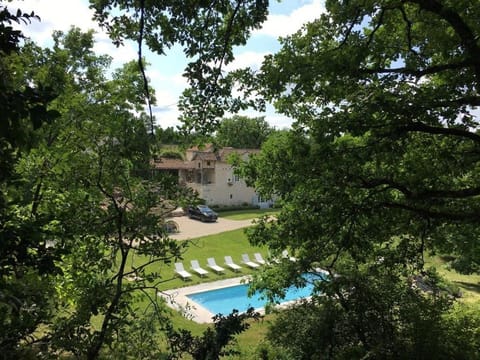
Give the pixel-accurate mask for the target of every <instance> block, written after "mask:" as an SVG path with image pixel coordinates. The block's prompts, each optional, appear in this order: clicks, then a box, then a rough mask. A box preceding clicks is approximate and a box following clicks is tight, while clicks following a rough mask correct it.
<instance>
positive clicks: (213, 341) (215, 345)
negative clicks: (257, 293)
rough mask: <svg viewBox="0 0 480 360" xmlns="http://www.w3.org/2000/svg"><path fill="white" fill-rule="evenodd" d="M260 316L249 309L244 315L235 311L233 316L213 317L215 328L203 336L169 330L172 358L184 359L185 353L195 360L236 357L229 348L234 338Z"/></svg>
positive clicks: (208, 330)
mask: <svg viewBox="0 0 480 360" xmlns="http://www.w3.org/2000/svg"><path fill="white" fill-rule="evenodd" d="M259 318H260V314H259V313H257V312H254V310H253V308H249V309H248V310H247V311H246V312H244V313H241V314H240V313H239V312H238V310H233V311H232V313H231V314H229V315H227V316H223V315H222V314H217V315H215V316H214V317H213V322H214V326H213V329H212V328H207V329H206V330H205V331H204V332H203V334H202V336H193V335H192V333H191V332H190V331H188V330H180V331H175V330H174V329H173V328H172V327H171V326H170V327H168V328H167V336H168V342H169V346H170V349H171V351H172V354H171V355H172V358H173V359H178V358H182V356H183V354H184V353H187V354H190V355H191V356H192V358H193V359H195V360H218V359H220V356H226V355H234V354H237V352H236V351H235V350H234V349H228V348H227V346H228V345H231V344H232V343H233V342H234V339H235V338H234V336H235V335H238V334H240V333H242V332H243V331H245V330H247V329H248V328H249V327H250V323H248V322H247V321H248V320H249V319H253V320H258V319H259Z"/></svg>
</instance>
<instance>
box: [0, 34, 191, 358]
mask: <svg viewBox="0 0 480 360" xmlns="http://www.w3.org/2000/svg"><path fill="white" fill-rule="evenodd" d="M92 35H93V32H87V33H81V32H80V31H79V30H78V29H76V28H72V29H71V30H70V31H69V32H68V33H66V34H64V33H61V32H56V33H55V34H54V46H53V48H52V49H51V50H50V49H40V48H38V47H36V46H35V45H34V44H31V43H27V44H26V45H25V46H24V47H23V48H22V49H21V53H20V54H19V56H16V57H15V58H13V57H12V58H11V59H9V61H10V62H9V64H10V65H11V66H15V68H16V69H19V71H18V72H16V74H17V76H18V77H19V78H20V80H25V82H26V83H30V84H34V85H37V84H55V85H56V87H55V88H56V89H57V90H58V96H57V97H56V98H55V99H54V100H53V101H51V103H50V104H49V109H50V110H51V111H55V113H56V114H58V116H57V118H56V119H55V121H51V122H48V123H43V124H42V125H41V126H40V127H39V128H37V129H34V131H32V138H33V139H35V142H31V145H32V146H31V148H28V149H25V150H24V151H23V152H21V153H19V154H18V157H17V159H15V162H14V166H13V168H12V173H11V178H10V179H14V180H15V181H11V183H7V184H6V185H7V186H5V198H6V199H7V200H8V202H7V203H6V204H5V208H4V209H2V210H4V212H5V214H6V215H8V218H7V219H8V221H7V222H6V223H2V229H1V230H2V231H1V233H0V234H1V235H2V237H3V238H5V239H6V241H5V242H2V252H3V253H4V254H5V257H3V256H2V268H1V270H2V282H3V284H2V285H4V286H2V298H1V300H2V303H1V304H0V305H1V306H2V310H5V311H2V315H1V318H0V319H1V321H2V325H3V326H2V330H1V332H0V335H1V337H0V339H1V343H0V344H1V347H2V350H3V353H4V354H5V356H7V357H11V358H15V357H21V356H23V355H24V352H28V351H33V352H35V351H40V352H42V353H44V354H57V355H58V354H62V353H66V354H74V355H76V356H81V357H85V358H90V359H95V358H97V357H98V356H99V355H100V353H101V352H104V351H105V350H104V349H105V345H106V344H109V345H110V344H116V343H118V342H119V341H121V339H125V337H124V332H128V331H137V332H141V331H142V330H141V329H139V328H138V327H135V326H134V325H132V324H133V323H134V322H135V321H137V320H141V317H140V315H139V314H138V313H137V311H136V310H135V308H134V307H133V303H134V302H135V299H136V298H137V297H138V293H141V294H144V296H146V297H147V298H149V299H151V302H152V305H153V308H154V309H156V312H155V314H154V315H155V317H152V318H153V319H156V321H161V320H163V318H160V317H159V303H157V300H158V299H157V286H158V283H159V282H161V281H165V280H161V279H159V276H158V274H157V273H156V272H155V270H152V264H155V263H157V262H160V261H169V259H171V258H175V257H179V256H181V253H182V251H183V250H182V249H183V245H181V244H179V243H178V242H175V241H173V240H169V239H168V237H167V236H166V233H165V230H164V226H163V220H164V218H165V216H166V214H167V213H168V211H169V209H171V207H172V204H171V203H169V204H166V201H165V200H166V199H168V200H170V199H173V200H176V201H178V200H179V199H181V198H182V197H183V196H188V195H189V193H188V192H185V191H183V190H182V189H178V188H177V187H176V186H173V185H172V183H171V182H170V181H169V180H168V179H167V180H166V181H164V179H158V180H157V181H155V182H149V181H147V179H146V178H145V171H144V170H145V169H146V167H147V166H148V164H149V160H150V153H149V139H150V138H149V136H148V134H147V129H146V126H145V125H146V124H145V114H142V113H138V111H139V110H141V109H142V103H143V102H144V98H143V96H142V95H141V93H142V92H141V91H140V89H141V87H142V86H143V79H142V77H141V76H140V72H139V71H138V67H137V66H138V65H137V63H136V62H134V63H129V64H126V65H125V66H124V67H123V68H122V69H119V70H117V71H115V72H114V73H113V76H112V79H111V80H107V79H106V77H105V72H106V69H107V65H108V64H109V59H108V58H107V57H101V56H97V55H95V54H94V53H93V51H92V47H93V36H92ZM139 93H140V94H139ZM154 208H155V211H153V209H154ZM7 241H10V243H9V242H7ZM3 246H5V248H3ZM7 246H9V247H8V248H7ZM21 254H25V255H22V256H19V255H21ZM133 257H135V258H144V259H146V260H145V261H143V262H141V261H136V262H135V263H133V264H132V263H128V266H127V260H128V259H130V260H132V258H133ZM95 319H100V327H98V328H97V327H95V326H94V325H93V323H94V322H96V321H95ZM157 327H158V324H157ZM39 328H41V329H42V330H41V331H39ZM127 329H129V330H127ZM132 335H133V334H132ZM152 336H153V334H152ZM139 346H140V344H139Z"/></svg>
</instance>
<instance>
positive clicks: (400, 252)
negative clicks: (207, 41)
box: [236, 0, 480, 358]
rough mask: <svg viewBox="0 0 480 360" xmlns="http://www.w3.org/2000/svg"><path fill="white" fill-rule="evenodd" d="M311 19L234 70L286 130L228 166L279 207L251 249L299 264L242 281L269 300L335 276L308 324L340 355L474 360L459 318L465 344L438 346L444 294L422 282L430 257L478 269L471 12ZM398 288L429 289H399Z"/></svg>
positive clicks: (455, 5)
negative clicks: (287, 122) (301, 282)
mask: <svg viewBox="0 0 480 360" xmlns="http://www.w3.org/2000/svg"><path fill="white" fill-rule="evenodd" d="M326 10H327V11H326V12H325V13H324V14H322V15H321V16H319V18H318V19H316V20H315V21H313V22H311V23H309V24H307V25H305V26H304V28H303V29H302V30H301V31H299V32H298V33H296V34H293V35H291V36H288V37H286V38H284V39H282V45H283V46H282V49H281V50H280V51H279V52H278V53H277V54H274V55H271V56H267V57H266V58H265V61H264V63H263V65H262V68H261V70H260V71H259V72H258V73H257V74H252V73H251V71H250V70H245V71H243V72H241V71H240V72H238V73H237V74H236V75H238V79H239V80H240V81H243V82H244V83H248V84H249V85H250V87H249V89H248V93H247V95H251V94H252V93H257V94H260V95H261V101H264V102H267V101H270V102H273V103H274V104H275V107H276V110H277V111H279V112H280V113H282V114H284V115H287V116H291V117H293V118H294V119H295V120H296V122H295V124H294V125H293V130H292V131H290V132H289V133H284V134H278V135H277V134H276V135H274V136H272V137H271V138H270V139H269V140H267V141H266V142H265V143H264V145H263V147H262V152H261V154H259V155H257V156H256V157H254V158H252V159H251V160H250V161H249V163H248V164H245V165H244V166H243V168H242V170H241V172H242V175H243V176H244V177H246V178H247V179H248V183H249V184H254V185H255V187H256V188H257V189H258V190H259V192H260V193H261V194H262V196H265V197H268V196H270V195H272V194H274V195H276V196H278V197H279V198H280V199H281V201H282V205H283V206H282V210H281V211H280V213H279V214H278V216H277V221H275V222H272V221H270V220H268V219H265V220H264V221H262V222H260V223H259V224H258V226H257V227H256V228H254V229H252V230H250V233H249V236H250V240H251V241H252V242H253V243H254V244H256V245H267V246H268V247H269V249H270V251H271V252H272V253H273V254H274V255H279V254H281V252H282V251H283V250H284V249H288V250H289V253H290V254H291V255H293V256H295V257H296V258H297V260H298V261H296V262H294V263H292V262H285V261H284V262H282V263H281V264H279V265H278V266H277V268H276V269H270V270H268V271H266V272H264V273H262V274H259V275H258V276H257V277H256V279H255V282H256V284H257V287H259V288H268V289H270V291H271V292H272V294H274V293H278V292H280V293H281V291H282V289H283V288H284V287H285V286H286V285H289V284H290V283H295V282H296V281H298V277H299V274H301V273H303V272H305V271H311V269H312V268H316V267H318V266H321V267H324V268H326V269H328V270H329V271H331V274H338V275H339V277H338V279H339V280H338V281H334V282H332V283H331V286H332V287H333V286H335V284H343V285H342V286H339V287H338V289H337V290H336V291H332V292H327V293H326V294H325V297H324V298H322V299H323V300H319V301H320V302H321V303H322V305H321V307H320V308H319V311H320V313H319V315H318V316H319V318H320V319H323V317H326V316H327V315H329V314H328V311H331V312H332V314H330V315H332V316H333V315H335V316H336V317H337V319H336V320H338V321H337V322H336V323H335V326H333V327H332V328H331V329H323V328H322V325H321V324H319V323H318V322H317V323H315V322H312V324H311V326H312V327H311V328H310V330H311V331H312V332H313V329H314V328H315V329H319V330H318V331H319V332H320V333H322V331H323V330H324V331H323V334H324V336H325V337H327V336H332V337H333V339H334V340H331V341H330V340H329V341H330V342H329V344H337V345H335V346H339V348H340V347H342V346H344V345H345V348H344V350H342V349H337V350H338V353H337V354H339V355H338V356H339V358H361V357H372V358H393V357H395V355H394V354H395V353H397V354H400V355H399V356H400V358H402V356H404V358H432V357H435V358H442V356H444V357H445V358H448V357H449V356H451V357H452V358H462V355H461V352H462V346H464V347H465V353H464V355H465V358H475V356H478V355H477V354H475V353H474V352H473V353H472V352H471V351H470V349H473V348H474V346H476V340H475V338H474V337H472V336H470V335H468V334H469V331H468V328H469V326H470V325H469V324H464V325H465V337H463V335H461V334H462V333H463V331H460V330H459V329H458V328H457V330H459V332H460V335H459V337H457V338H456V340H452V342H455V341H460V342H462V341H464V342H463V344H464V345H462V346H458V347H455V346H454V345H452V343H449V338H448V337H449V336H450V333H449V332H448V331H447V330H446V328H447V325H446V324H447V321H446V318H447V317H448V316H449V314H450V306H449V304H448V301H447V302H445V303H444V302H443V300H442V301H440V300H438V301H440V302H438V301H437V299H442V298H443V297H445V296H447V295H445V293H444V292H443V289H442V288H445V287H444V286H443V285H442V286H439V285H441V284H439V281H438V279H436V276H434V275H433V274H428V282H427V283H426V284H425V283H423V280H424V271H425V270H424V263H425V261H424V256H425V254H427V253H429V252H431V253H435V252H438V251H440V252H441V253H443V254H449V255H451V256H453V258H454V259H455V260H456V261H455V262H454V263H453V266H455V267H456V268H457V269H459V270H462V271H464V272H467V273H471V272H474V271H476V270H477V269H478V264H479V263H480V257H479V254H480V252H479V251H478V244H479V242H478V239H479V237H480V233H479V229H480V226H479V218H478V214H479V213H480V212H479V211H480V202H479V200H480V197H479V194H480V190H479V189H480V182H479V180H480V177H479V164H480V157H479V152H478V147H479V145H480V137H479V136H478V131H479V123H478V114H477V113H476V112H475V111H474V109H475V107H476V106H478V104H479V99H480V97H479V89H480V62H479V60H478V59H480V57H479V56H478V55H480V43H479V42H478V36H477V34H478V33H480V27H479V23H478V21H475V18H476V17H478V14H479V13H480V7H479V4H478V3H476V2H475V3H473V2H467V1H460V2H452V1H443V0H433V1H416V0H411V1H408V0H407V1H396V0H392V1H390V0H388V1H368V2H365V1H360V0H359V1H356V0H353V1H348V2H345V1H336V0H331V1H327V2H326ZM410 279H419V280H420V281H419V282H418V284H417V285H419V286H420V284H421V285H422V287H424V289H425V290H426V291H428V292H430V291H434V293H435V294H436V293H438V294H440V293H441V294H442V295H436V296H433V297H431V296H430V295H426V294H422V293H415V292H412V289H411V287H410V286H408V282H409V281H410ZM432 283H433V284H435V286H433V287H432V285H431V284H432ZM323 290H325V291H326V290H328V288H325V289H323ZM392 296H395V298H392ZM329 301H330V302H331V304H333V305H330V303H329ZM326 304H327V305H328V307H326V306H327V305H326ZM337 307H338V312H335V311H336V309H337ZM452 316H454V315H452ZM290 320H292V319H290ZM461 323H462V321H460V320H459V321H458V323H457V324H461ZM337 324H338V326H341V325H342V324H343V325H345V327H344V328H342V329H341V331H340V330H339V329H337V328H336V326H337ZM369 324H371V325H369ZM459 326H461V325H459ZM359 329H360V330H359ZM426 329H428V332H427V330H426ZM338 331H340V333H341V334H342V337H340V336H339V337H336V336H337V332H338ZM279 332H280V331H277V333H279ZM303 333H304V331H303V330H302V329H300V330H299V334H303ZM419 334H422V336H423V337H424V339H423V340H422V342H420V339H421V336H420V335H419ZM279 339H281V342H282V343H285V344H289V345H288V346H290V347H291V348H292V353H295V349H297V348H298V347H301V346H302V345H303V343H302V340H303V337H301V336H300V335H298V337H297V334H296V332H295V330H292V331H290V332H289V333H288V335H287V336H283V337H282V336H280V335H279ZM459 339H463V340H459ZM326 340H328V339H325V338H322V339H319V340H318V342H320V343H325V341H326ZM343 341H348V342H349V343H346V344H344V343H343ZM309 345H311V343H308V342H306V343H305V346H306V347H308V346H309ZM447 348H449V349H447ZM326 350H327V351H333V350H328V348H327V349H326ZM337 350H335V351H337ZM302 351H303V354H305V357H304V358H308V355H306V354H308V353H309V351H313V349H309V350H307V349H303V350H302V349H299V350H298V352H300V353H302ZM344 351H345V352H344ZM319 356H320V355H319Z"/></svg>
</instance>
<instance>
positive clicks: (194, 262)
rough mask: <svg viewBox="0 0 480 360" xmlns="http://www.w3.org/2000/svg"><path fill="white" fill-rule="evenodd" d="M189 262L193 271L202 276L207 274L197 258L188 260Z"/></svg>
mask: <svg viewBox="0 0 480 360" xmlns="http://www.w3.org/2000/svg"><path fill="white" fill-rule="evenodd" d="M190 263H191V264H192V270H193V271H195V272H196V273H197V274H198V275H200V276H203V275H206V274H208V271H207V270H205V269H203V268H201V267H200V264H199V263H198V260H192V261H190Z"/></svg>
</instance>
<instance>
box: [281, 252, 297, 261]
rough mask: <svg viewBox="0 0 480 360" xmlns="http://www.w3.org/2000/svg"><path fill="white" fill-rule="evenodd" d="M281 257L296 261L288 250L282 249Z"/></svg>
mask: <svg viewBox="0 0 480 360" xmlns="http://www.w3.org/2000/svg"><path fill="white" fill-rule="evenodd" d="M282 257H283V258H284V259H288V260H290V261H297V259H295V258H294V257H293V256H290V255H288V251H287V250H283V251H282Z"/></svg>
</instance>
